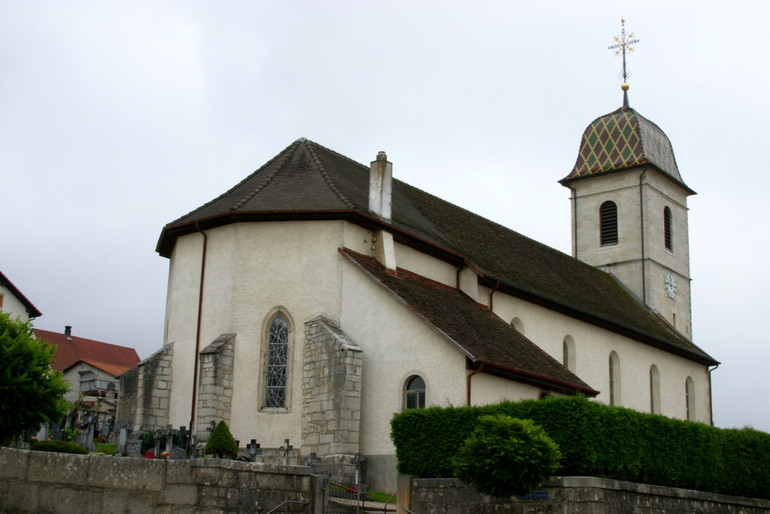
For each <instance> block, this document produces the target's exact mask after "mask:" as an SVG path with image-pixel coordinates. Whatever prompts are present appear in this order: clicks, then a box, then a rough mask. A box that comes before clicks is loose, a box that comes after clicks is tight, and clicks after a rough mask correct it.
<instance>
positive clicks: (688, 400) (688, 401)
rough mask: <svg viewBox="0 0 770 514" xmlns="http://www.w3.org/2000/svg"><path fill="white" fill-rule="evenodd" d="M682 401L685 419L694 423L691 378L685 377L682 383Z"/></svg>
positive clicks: (693, 384) (693, 395) (693, 394)
mask: <svg viewBox="0 0 770 514" xmlns="http://www.w3.org/2000/svg"><path fill="white" fill-rule="evenodd" d="M684 400H685V407H686V409H687V419H688V420H689V421H695V382H694V381H693V379H692V377H687V380H686V381H685V383H684Z"/></svg>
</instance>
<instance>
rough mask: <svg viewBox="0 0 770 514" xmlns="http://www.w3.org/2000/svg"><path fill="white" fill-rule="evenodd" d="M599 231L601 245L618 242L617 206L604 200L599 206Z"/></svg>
mask: <svg viewBox="0 0 770 514" xmlns="http://www.w3.org/2000/svg"><path fill="white" fill-rule="evenodd" d="M599 233H600V242H601V245H602V246H606V245H616V244H618V206H617V205H615V202H611V201H609V200H608V201H606V202H604V203H603V204H602V205H601V207H599Z"/></svg>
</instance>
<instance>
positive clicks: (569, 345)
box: [562, 336, 575, 372]
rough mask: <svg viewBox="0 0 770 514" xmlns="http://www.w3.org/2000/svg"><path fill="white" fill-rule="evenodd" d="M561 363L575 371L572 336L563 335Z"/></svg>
mask: <svg viewBox="0 0 770 514" xmlns="http://www.w3.org/2000/svg"><path fill="white" fill-rule="evenodd" d="M562 364H564V367H565V368H567V369H568V370H570V371H572V372H574V371H575V340H574V339H572V336H567V337H565V338H564V342H563V343H562Z"/></svg>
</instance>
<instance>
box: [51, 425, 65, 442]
mask: <svg viewBox="0 0 770 514" xmlns="http://www.w3.org/2000/svg"><path fill="white" fill-rule="evenodd" d="M63 436H64V431H63V430H62V427H61V425H60V424H58V423H53V424H52V425H51V439H53V440H54V441H61V440H62V437H63Z"/></svg>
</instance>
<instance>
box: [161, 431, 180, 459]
mask: <svg viewBox="0 0 770 514" xmlns="http://www.w3.org/2000/svg"><path fill="white" fill-rule="evenodd" d="M177 433H178V432H177V431H176V430H174V429H173V428H171V425H166V429H165V430H164V431H163V435H165V436H166V451H167V452H168V454H169V455H171V450H172V449H173V448H174V436H175V435H176V434H177Z"/></svg>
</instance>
